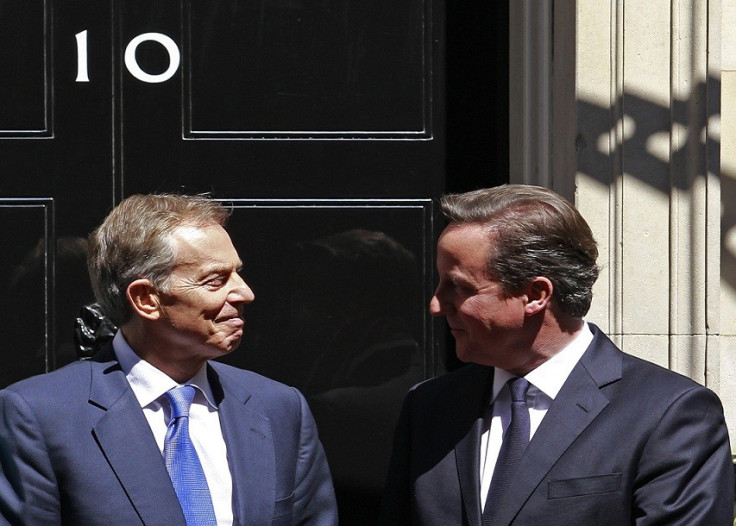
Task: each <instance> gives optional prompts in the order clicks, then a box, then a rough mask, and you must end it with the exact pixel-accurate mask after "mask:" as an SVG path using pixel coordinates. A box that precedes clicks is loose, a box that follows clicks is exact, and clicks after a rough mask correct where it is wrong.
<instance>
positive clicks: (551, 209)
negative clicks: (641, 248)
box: [381, 185, 733, 526]
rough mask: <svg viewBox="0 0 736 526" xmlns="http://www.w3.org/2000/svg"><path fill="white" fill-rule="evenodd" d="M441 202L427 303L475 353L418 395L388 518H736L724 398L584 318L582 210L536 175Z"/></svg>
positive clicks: (589, 277) (591, 273) (586, 257)
mask: <svg viewBox="0 0 736 526" xmlns="http://www.w3.org/2000/svg"><path fill="white" fill-rule="evenodd" d="M442 209H443V212H444V214H445V215H446V217H447V218H448V219H449V225H448V226H447V228H446V229H445V230H444V232H443V233H442V235H441V237H440V239H439V243H438V248H437V271H438V275H439V283H438V286H437V289H436V291H435V294H434V296H433V297H432V300H431V302H430V311H431V313H432V314H433V315H435V316H444V317H445V318H446V320H447V323H448V325H449V327H450V330H451V332H452V334H453V336H454V337H455V342H456V352H457V355H458V357H459V359H460V360H461V361H463V362H471V363H470V364H468V365H466V366H464V367H462V368H460V369H459V370H457V371H455V372H453V373H450V374H447V375H445V376H442V377H439V378H436V379H433V380H429V381H427V382H424V383H422V384H419V385H418V386H415V387H414V388H413V389H412V390H411V391H410V392H409V394H408V395H407V397H406V400H405V402H404V406H403V409H402V416H401V417H400V420H399V423H398V425H397V429H396V436H395V444H394V452H393V457H392V461H391V468H390V471H389V475H388V479H387V485H386V490H385V494H384V499H383V505H382V510H381V524H383V525H392V526H395V525H403V524H415V525H437V526H448V525H480V524H484V525H488V524H492V525H509V524H514V525H533V526H540V525H563V524H564V525H575V526H580V525H591V526H592V525H596V526H601V525H624V524H638V525H644V524H661V525H668V526H671V525H682V526H696V525H703V526H720V525H723V526H726V525H730V524H731V522H732V520H733V467H732V465H731V452H730V446H729V440H728V433H727V430H726V426H725V423H724V418H723V410H722V407H721V403H720V401H719V400H718V397H717V396H716V395H715V394H714V393H713V392H711V391H710V390H708V389H706V388H704V387H702V386H700V385H698V384H697V383H695V382H693V381H692V380H690V379H688V378H685V377H683V376H680V375H678V374H676V373H674V372H671V371H668V370H666V369H663V368H661V367H658V366H656V365H654V364H651V363H648V362H645V361H643V360H640V359H638V358H635V357H633V356H629V355H627V354H624V353H623V352H621V351H620V350H619V349H618V348H617V347H616V346H615V345H614V344H613V343H612V342H611V341H610V340H609V339H608V338H607V337H606V336H605V335H604V334H603V333H602V332H601V331H600V330H599V329H598V328H596V327H595V326H593V325H592V324H588V323H586V322H585V321H584V320H583V316H584V315H585V314H586V313H587V311H588V308H589V306H590V302H591V298H592V294H591V288H592V286H593V283H594V282H595V280H596V278H597V276H598V267H597V266H596V258H597V255H598V251H597V248H596V244H595V241H594V239H593V236H592V233H591V231H590V228H589V227H588V225H587V224H586V222H585V221H584V219H583V218H582V217H581V216H580V214H579V213H578V212H577V210H575V208H574V207H573V206H572V205H570V203H569V202H567V201H566V200H565V199H563V198H562V197H560V196H559V195H557V194H555V193H554V192H552V191H550V190H547V189H544V188H539V187H533V186H524V185H506V186H502V187H497V188H492V189H486V190H478V191H474V192H468V193H466V194H459V195H449V196H445V197H444V198H443V200H442Z"/></svg>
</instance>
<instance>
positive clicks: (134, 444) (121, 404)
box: [89, 360, 186, 526]
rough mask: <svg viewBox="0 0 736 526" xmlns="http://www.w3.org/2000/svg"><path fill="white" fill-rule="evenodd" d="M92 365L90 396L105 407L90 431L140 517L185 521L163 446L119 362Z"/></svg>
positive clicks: (170, 523) (146, 521) (171, 525)
mask: <svg viewBox="0 0 736 526" xmlns="http://www.w3.org/2000/svg"><path fill="white" fill-rule="evenodd" d="M96 361H99V360H96ZM91 366H92V378H91V383H90V397H89V401H90V403H91V404H93V405H96V406H98V407H100V408H102V409H104V410H105V413H104V414H103V416H102V417H101V418H100V420H99V421H98V422H97V424H96V425H95V426H94V428H93V430H92V433H93V435H94V436H95V439H96V440H97V443H98V445H99V447H100V449H101V450H102V452H103V454H104V455H105V458H106V459H107V461H108V462H109V464H110V467H111V468H112V470H113V471H114V472H115V475H116V477H117V478H118V480H119V481H120V484H121V485H122V486H123V488H124V490H125V492H126V494H127V495H128V498H129V499H130V502H131V503H132V505H133V507H134V508H135V509H136V512H137V513H138V515H139V516H140V518H141V521H142V522H143V523H144V524H146V525H148V526H151V525H161V526H164V525H166V526H174V525H179V526H186V523H185V521H184V515H183V514H182V512H181V507H180V506H179V501H178V500H177V498H176V493H174V488H173V486H172V484H171V479H170V478H169V474H168V472H167V471H166V465H165V464H164V461H163V457H162V456H161V452H160V451H159V449H158V446H157V445H156V441H155V440H154V438H153V434H152V433H151V429H150V427H149V425H148V422H147V421H146V418H145V416H144V415H143V411H142V410H141V407H140V405H139V403H138V400H137V399H136V397H135V395H134V394H133V391H132V390H131V389H130V386H129V385H128V381H127V379H126V378H125V375H124V374H123V372H122V370H121V369H120V366H119V365H118V364H117V361H113V360H111V361H108V362H102V363H95V362H91Z"/></svg>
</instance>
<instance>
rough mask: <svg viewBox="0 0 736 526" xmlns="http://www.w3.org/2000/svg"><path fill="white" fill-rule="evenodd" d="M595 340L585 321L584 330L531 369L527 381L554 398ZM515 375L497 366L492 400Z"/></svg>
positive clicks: (494, 374)
mask: <svg viewBox="0 0 736 526" xmlns="http://www.w3.org/2000/svg"><path fill="white" fill-rule="evenodd" d="M592 341H593V332H592V331H591V330H590V327H589V326H588V323H587V322H586V321H583V328H582V330H581V331H580V332H579V333H578V334H577V335H576V336H575V339H573V341H571V342H570V343H569V344H568V345H567V346H566V347H565V348H563V349H562V350H561V351H560V352H558V353H557V354H555V355H554V356H552V357H551V358H550V359H549V360H547V361H546V362H544V363H543V364H542V365H540V366H539V367H537V368H536V369H534V370H533V371H530V372H529V373H527V374H526V376H524V378H526V379H527V381H528V382H529V383H530V384H531V385H532V386H534V387H536V388H537V389H539V390H540V391H541V392H543V393H544V394H545V395H547V396H548V397H549V398H550V399H552V400H554V399H555V397H556V396H557V393H559V392H560V389H562V385H563V384H564V383H565V381H566V380H567V377H568V376H570V373H571V372H572V370H573V368H574V367H575V365H576V364H577V363H578V361H579V360H580V358H581V357H582V356H583V354H584V353H585V350H586V349H587V348H588V346H589V345H590V342H592ZM513 377H514V375H513V374H511V373H510V372H508V371H504V370H503V369H499V368H497V367H496V368H495V370H494V373H493V392H492V393H491V402H493V401H494V400H495V399H496V397H497V396H498V393H499V392H500V391H501V389H502V388H503V386H504V385H506V382H508V381H509V380H510V379H511V378H513Z"/></svg>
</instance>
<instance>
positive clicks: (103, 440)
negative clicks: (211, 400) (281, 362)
mask: <svg viewBox="0 0 736 526" xmlns="http://www.w3.org/2000/svg"><path fill="white" fill-rule="evenodd" d="M208 373H209V380H210V384H211V386H212V389H213V392H214V394H215V397H216V398H217V399H218V404H219V411H220V422H221V426H222V432H223V436H224V438H225V442H226V444H227V452H228V462H229V464H230V471H231V474H232V479H233V494H234V503H233V511H234V515H235V518H236V521H237V523H238V524H241V525H267V524H268V525H271V524H281V525H290V524H315V525H334V524H337V511H336V510H337V508H336V504H335V497H334V491H333V488H332V481H331V479H330V473H329V468H328V466H327V461H326V459H325V454H324V451H323V449H322V446H321V444H320V442H319V439H318V437H317V429H316V426H315V423H314V420H313V418H312V415H311V413H310V412H309V409H308V407H307V404H306V402H305V400H304V398H303V397H302V395H301V394H300V393H299V392H298V391H296V390H295V389H293V388H290V387H287V386H284V385H282V384H279V383H277V382H274V381H272V380H269V379H266V378H263V377H262V376H259V375H257V374H255V373H252V372H249V371H243V370H240V369H236V368H233V367H230V366H226V365H223V364H220V363H214V362H213V363H210V364H209V366H208ZM0 441H2V442H4V446H5V447H7V449H8V450H9V451H10V456H11V458H12V460H13V462H12V463H8V462H3V463H2V467H3V473H2V474H0V513H3V519H4V520H5V522H6V523H10V524H27V525H32V526H40V525H47V524H57V525H58V524H64V525H70V526H90V525H95V524H99V525H104V526H115V525H119V526H132V525H135V524H145V525H147V526H153V525H160V526H185V522H184V516H183V514H182V511H181V507H180V506H179V502H178V500H177V498H176V494H175V493H174V489H173V486H172V484H171V480H170V479H169V475H168V473H167V471H166V466H165V464H164V460H163V457H162V455H161V452H160V451H159V449H158V447H157V445H156V443H155V440H154V438H153V434H152V433H151V430H150V427H149V426H148V423H147V421H146V419H145V416H144V415H143V411H142V410H141V407H140V405H139V404H138V401H137V399H136V398H135V395H134V394H133V391H132V390H131V389H130V387H129V384H128V381H127V380H126V378H125V375H124V374H123V372H122V370H121V369H120V366H119V364H118V362H117V361H116V359H115V356H114V353H112V349H111V346H108V347H107V348H106V349H104V350H103V351H102V353H101V356H99V357H96V358H95V359H93V360H92V361H86V362H77V363H74V364H71V365H69V366H67V367H65V368H62V369H60V370H58V371H55V372H53V373H50V374H47V375H41V376H37V377H33V378H29V379H27V380H23V381H21V382H19V383H17V384H14V385H12V386H10V387H8V388H7V389H4V390H3V391H0ZM0 445H3V444H0ZM19 509H22V513H21V514H20V515H21V516H22V519H23V520H22V521H21V522H19V521H18V518H17V516H16V517H15V518H14V515H18V513H17V511H18V510H19ZM5 510H8V512H7V513H6V512H5ZM0 522H1V521H0Z"/></svg>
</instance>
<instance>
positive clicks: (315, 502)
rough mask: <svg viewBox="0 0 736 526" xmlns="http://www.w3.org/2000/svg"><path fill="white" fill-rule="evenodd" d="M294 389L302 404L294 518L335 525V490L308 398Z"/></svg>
mask: <svg viewBox="0 0 736 526" xmlns="http://www.w3.org/2000/svg"><path fill="white" fill-rule="evenodd" d="M294 391H295V392H296V393H297V395H298V398H299V403H300V404H301V429H300V439H299V455H298V459H297V467H296V481H295V488H296V489H295V491H294V515H293V522H294V524H305V525H315V526H336V525H337V523H338V520H337V502H336V500H335V490H334V488H333V485H332V476H331V475H330V468H329V466H328V464H327V457H326V456H325V452H324V449H323V447H322V443H321V442H320V440H319V436H318V433H317V424H316V423H315V421H314V418H313V417H312V413H311V411H310V410H309V406H308V405H307V401H306V400H305V399H304V397H303V396H302V394H301V393H299V392H298V391H297V390H296V389H295V390H294Z"/></svg>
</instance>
